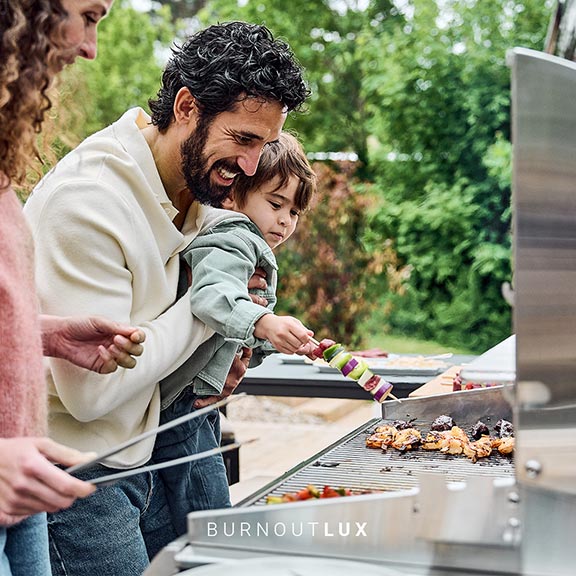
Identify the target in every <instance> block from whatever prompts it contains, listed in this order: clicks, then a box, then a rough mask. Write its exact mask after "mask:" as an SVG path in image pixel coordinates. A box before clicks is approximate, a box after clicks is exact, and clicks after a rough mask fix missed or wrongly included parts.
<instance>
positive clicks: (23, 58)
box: [0, 0, 144, 576]
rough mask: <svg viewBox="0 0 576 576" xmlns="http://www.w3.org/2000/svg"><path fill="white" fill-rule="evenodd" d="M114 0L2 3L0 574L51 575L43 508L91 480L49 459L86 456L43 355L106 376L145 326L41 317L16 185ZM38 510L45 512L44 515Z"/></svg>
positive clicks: (129, 361)
mask: <svg viewBox="0 0 576 576" xmlns="http://www.w3.org/2000/svg"><path fill="white" fill-rule="evenodd" d="M112 2H113V0H0V576H7V575H11V576H20V575H24V574H26V576H47V575H49V574H50V563H49V554H48V540H47V531H46V517H45V514H43V513H44V512H46V511H50V512H54V511H56V510H59V509H62V508H65V507H67V506H70V505H71V504H72V503H73V502H74V501H75V500H76V499H77V498H81V497H85V496H87V495H89V494H91V493H92V491H93V487H92V486H91V485H90V484H88V483H85V482H82V481H80V480H78V479H76V478H73V477H72V476H70V475H69V474H66V472H64V471H63V470H61V469H60V468H59V467H57V466H56V465H54V464H53V463H57V464H60V465H62V466H64V467H65V466H70V465H73V464H76V463H79V462H82V461H84V460H85V459H86V455H85V454H82V453H80V452H78V451H76V450H72V449H70V448H67V447H65V446H63V445H61V444H57V443H56V442H53V441H52V440H49V439H48V438H46V437H44V435H45V433H46V424H47V423H46V398H47V392H46V384H45V379H44V371H43V364H42V355H43V354H44V355H46V356H55V357H59V358H63V359H65V360H69V361H71V362H73V363H75V364H77V365H79V366H81V367H83V368H86V369H89V370H93V371H96V372H100V373H107V372H111V371H114V370H115V369H116V368H117V367H118V366H123V367H128V368H130V367H132V366H133V365H134V364H135V360H134V358H133V357H134V356H138V355H139V354H141V352H142V347H141V345H140V342H142V341H143V339H144V333H143V332H142V331H141V330H140V329H136V328H132V327H129V326H125V325H121V324H119V323H116V322H112V321H109V320H106V319H104V318H99V317H79V318H74V317H70V318H63V317H55V316H39V314H38V303H37V299H36V293H35V286H34V273H33V245H32V238H31V235H30V232H29V229H28V227H27V225H26V223H25V220H24V217H23V215H22V206H21V204H20V202H19V200H18V198H17V196H16V194H15V193H14V190H13V189H12V184H13V183H14V184H22V183H24V180H25V178H26V174H27V167H28V164H29V161H30V158H31V157H32V156H34V155H36V156H38V150H37V147H36V138H37V135H38V133H39V132H40V130H41V127H42V123H43V121H44V117H45V115H46V112H47V111H48V110H49V109H50V107H51V101H50V97H49V93H48V90H49V88H50V86H51V84H52V80H53V78H54V76H55V75H56V74H57V73H58V72H59V71H60V70H62V68H63V67H64V66H65V65H67V64H71V63H72V62H73V61H74V60H75V59H76V57H78V56H80V57H83V58H88V59H92V58H95V56H96V27H97V25H98V22H99V21H100V20H101V19H102V18H103V17H104V16H105V15H106V13H107V12H108V10H109V9H110V7H111V5H112ZM39 513H42V514H39Z"/></svg>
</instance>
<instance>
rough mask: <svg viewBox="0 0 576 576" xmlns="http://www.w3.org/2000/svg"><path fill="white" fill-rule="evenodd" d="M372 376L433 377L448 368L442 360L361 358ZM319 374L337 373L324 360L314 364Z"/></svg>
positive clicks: (416, 357) (412, 357) (410, 357)
mask: <svg viewBox="0 0 576 576" xmlns="http://www.w3.org/2000/svg"><path fill="white" fill-rule="evenodd" d="M363 360H364V361H365V362H366V364H368V367H369V368H370V370H372V372H373V373H374V374H379V375H390V376H396V375H398V376H435V375H437V374H440V373H441V372H444V370H446V369H447V368H448V367H449V364H447V363H446V362H445V361H443V360H439V359H435V358H426V357H425V356H410V355H403V356H402V355H392V354H391V355H390V356H388V357H387V358H363ZM314 365H315V367H316V369H317V370H318V371H319V372H326V373H331V372H338V370H337V369H335V368H332V367H331V366H330V365H329V364H328V363H327V362H325V361H324V360H317V361H315V362H314Z"/></svg>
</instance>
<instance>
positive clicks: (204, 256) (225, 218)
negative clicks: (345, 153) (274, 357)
mask: <svg viewBox="0 0 576 576" xmlns="http://www.w3.org/2000/svg"><path fill="white" fill-rule="evenodd" d="M236 178H237V181H236V183H235V184H234V189H233V192H232V195H231V197H230V198H229V199H227V200H226V201H225V202H224V204H223V208H226V209H227V210H221V212H222V219H221V220H220V221H218V223H217V224H216V225H214V226H213V227H212V228H210V229H209V230H208V231H206V232H205V233H204V234H203V235H201V236H199V237H197V238H196V239H195V240H194V241H193V242H191V244H190V245H189V246H188V247H187V248H186V250H185V251H184V252H183V254H182V256H183V257H184V258H185V260H186V262H187V263H188V264H189V266H190V268H191V271H192V286H191V290H190V293H189V294H190V298H191V309H192V313H193V314H194V315H195V316H197V317H198V318H199V319H201V320H202V321H203V322H204V323H205V324H206V325H207V326H209V327H210V328H212V329H213V330H214V331H215V334H214V335H213V336H212V337H211V338H210V339H208V340H207V341H206V342H204V344H203V345H201V346H200V347H199V348H198V349H197V351H196V352H195V353H194V355H193V356H192V357H191V358H189V359H188V360H187V361H186V362H185V363H184V364H183V365H182V366H181V367H180V368H179V369H178V370H176V371H175V372H174V373H172V374H171V375H170V376H168V377H167V378H165V379H164V380H163V381H162V385H161V388H162V391H163V393H162V396H163V404H164V405H166V404H169V402H170V398H169V397H170V396H171V395H172V394H173V393H174V392H175V391H176V390H181V389H182V387H183V384H191V383H193V384H194V392H195V394H197V395H199V396H204V395H214V394H220V393H221V392H222V389H223V387H224V381H225V378H226V375H227V374H228V371H229V368H230V366H231V364H232V360H233V358H234V355H235V354H236V353H238V351H239V350H240V349H241V347H249V348H252V349H253V356H252V360H251V363H250V366H251V367H253V366H257V365H258V364H260V363H261V362H262V359H263V358H264V357H265V356H266V355H267V354H269V353H271V352H276V351H278V352H284V353H286V354H293V353H300V354H310V353H311V352H312V348H314V346H313V345H310V344H309V340H310V337H311V336H313V334H314V333H313V332H312V331H311V330H309V329H308V328H306V327H305V326H304V325H303V324H302V323H301V322H300V321H299V320H298V319H296V318H293V317H291V316H278V315H276V314H274V313H273V309H274V306H275V304H276V285H277V278H278V274H277V271H278V267H277V264H276V259H275V257H274V254H273V252H272V250H273V249H274V248H276V247H277V246H279V245H280V244H282V243H283V242H285V241H286V240H287V239H288V238H289V237H290V236H291V235H292V234H293V232H294V230H295V229H296V224H297V223H298V217H299V215H300V213H302V212H304V211H305V210H307V209H308V208H309V206H310V202H311V200H312V197H313V195H314V194H315V192H316V176H315V174H314V172H313V171H312V168H311V167H310V164H309V162H308V160H307V158H306V155H305V153H304V151H303V149H302V147H301V145H300V143H299V142H298V140H297V139H296V138H295V137H294V136H292V135H291V134H289V133H287V132H283V133H282V134H281V135H280V138H279V140H278V141H277V142H273V143H271V144H269V145H268V146H266V147H265V148H264V150H263V151H262V156H261V158H260V162H259V165H258V170H257V172H256V174H255V175H254V176H252V177H248V176H244V175H240V176H237V177H236ZM231 210H234V212H232V211H231ZM256 268H262V269H263V270H264V271H265V272H266V281H267V283H268V289H267V290H264V291H263V290H258V291H255V292H256V293H257V294H258V295H260V296H263V297H264V298H266V300H267V301H268V305H267V306H266V307H264V306H260V305H258V304H255V303H254V302H253V301H252V300H251V298H250V295H249V292H248V289H247V284H248V280H249V279H250V277H251V276H252V275H253V274H254V271H255V269H256ZM171 391H172V393H171Z"/></svg>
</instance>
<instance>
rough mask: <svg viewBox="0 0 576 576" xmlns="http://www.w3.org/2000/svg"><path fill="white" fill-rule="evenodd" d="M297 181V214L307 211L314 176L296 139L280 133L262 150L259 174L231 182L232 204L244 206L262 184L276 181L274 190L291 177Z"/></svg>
mask: <svg viewBox="0 0 576 576" xmlns="http://www.w3.org/2000/svg"><path fill="white" fill-rule="evenodd" d="M293 176H294V177H296V178H297V179H298V188H297V189H296V195H295V197H294V204H295V206H296V208H298V210H300V211H301V212H304V211H306V210H308V208H309V207H310V204H311V202H312V198H313V197H314V194H315V193H316V174H315V173H314V171H313V170H312V167H311V166H310V163H309V162H308V158H306V154H305V153H304V150H303V148H302V145H301V144H300V142H298V140H297V138H296V137H295V136H293V135H292V134H290V133H288V132H282V133H281V134H280V138H279V139H278V140H276V141H275V142H270V144H267V145H266V146H264V149H263V150H262V154H261V155H260V161H259V163H258V170H256V174H254V176H246V174H244V173H242V174H238V176H236V179H235V180H234V189H233V190H234V192H233V194H234V200H235V201H236V203H237V204H238V207H239V208H242V207H243V206H244V205H245V204H246V199H247V197H248V194H251V193H252V192H255V191H256V190H258V189H260V188H261V187H262V186H263V185H264V184H265V183H267V182H270V181H271V180H272V179H274V178H278V183H277V184H278V185H277V186H276V188H275V190H280V189H281V188H284V187H285V186H286V185H287V184H288V181H289V180H290V178H291V177H293Z"/></svg>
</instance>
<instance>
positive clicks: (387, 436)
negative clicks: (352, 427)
mask: <svg viewBox="0 0 576 576" xmlns="http://www.w3.org/2000/svg"><path fill="white" fill-rule="evenodd" d="M397 433H398V430H396V428H394V426H378V428H376V430H375V431H374V434H371V435H370V436H368V438H366V446H368V448H382V449H384V450H385V449H386V448H387V447H388V446H390V444H392V442H394V438H395V437H396V434H397Z"/></svg>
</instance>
